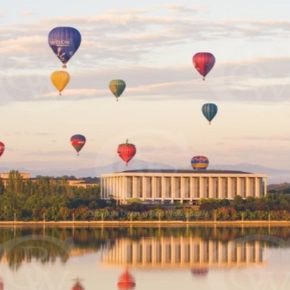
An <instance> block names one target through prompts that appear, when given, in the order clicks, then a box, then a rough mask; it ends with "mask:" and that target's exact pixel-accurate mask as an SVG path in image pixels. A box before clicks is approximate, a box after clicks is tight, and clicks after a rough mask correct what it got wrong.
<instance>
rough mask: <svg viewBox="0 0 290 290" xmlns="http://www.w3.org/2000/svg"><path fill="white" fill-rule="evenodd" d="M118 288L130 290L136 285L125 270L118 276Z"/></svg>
mask: <svg viewBox="0 0 290 290" xmlns="http://www.w3.org/2000/svg"><path fill="white" fill-rule="evenodd" d="M117 285H118V288H119V290H131V289H134V288H135V286H136V283H135V279H134V277H133V276H132V275H131V274H130V273H129V272H128V270H126V271H125V272H124V273H123V274H122V275H121V276H120V278H119V281H118V284H117Z"/></svg>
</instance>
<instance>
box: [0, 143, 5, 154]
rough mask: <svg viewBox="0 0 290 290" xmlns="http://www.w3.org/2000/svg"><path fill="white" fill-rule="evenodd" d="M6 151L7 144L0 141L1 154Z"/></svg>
mask: <svg viewBox="0 0 290 290" xmlns="http://www.w3.org/2000/svg"><path fill="white" fill-rule="evenodd" d="M4 151H5V144H4V143H3V142H0V156H2V154H3V153H4Z"/></svg>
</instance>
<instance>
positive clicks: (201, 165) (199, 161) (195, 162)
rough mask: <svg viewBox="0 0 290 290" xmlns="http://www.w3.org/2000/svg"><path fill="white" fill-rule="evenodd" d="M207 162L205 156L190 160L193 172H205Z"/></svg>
mask: <svg viewBox="0 0 290 290" xmlns="http://www.w3.org/2000/svg"><path fill="white" fill-rule="evenodd" d="M208 164H209V161H208V159H207V157H206V156H194V157H192V159H191V166H192V168H193V169H194V170H206V169H207V167H208Z"/></svg>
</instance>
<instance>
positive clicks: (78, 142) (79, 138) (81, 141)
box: [70, 134, 86, 155]
mask: <svg viewBox="0 0 290 290" xmlns="http://www.w3.org/2000/svg"><path fill="white" fill-rule="evenodd" d="M70 142H71V145H72V146H73V147H74V148H75V150H76V151H77V154H78V155H79V152H80V151H81V149H82V148H83V147H84V145H85V144H86V137H85V136H83V135H80V134H77V135H73V136H72V137H71V138H70Z"/></svg>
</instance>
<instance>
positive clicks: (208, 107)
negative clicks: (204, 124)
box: [201, 103, 218, 123]
mask: <svg viewBox="0 0 290 290" xmlns="http://www.w3.org/2000/svg"><path fill="white" fill-rule="evenodd" d="M201 111H202V113H203V115H204V116H205V118H206V119H207V120H208V121H209V123H210V122H211V120H212V119H213V118H214V117H215V115H216V114H217V111H218V107H217V105H216V104H212V103H207V104H204V105H203V106H202V108H201Z"/></svg>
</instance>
